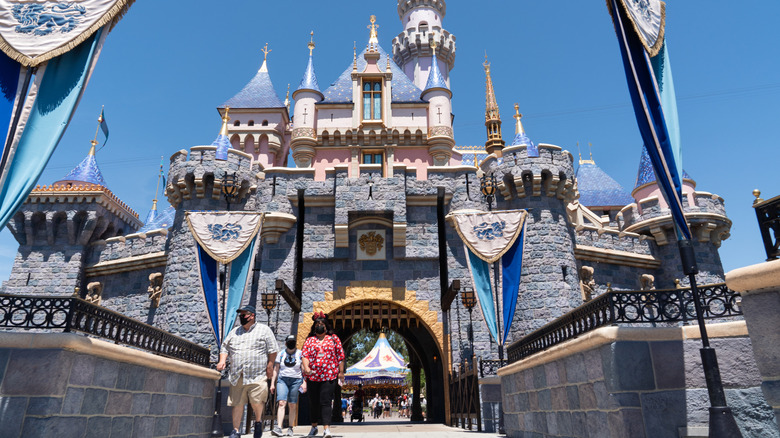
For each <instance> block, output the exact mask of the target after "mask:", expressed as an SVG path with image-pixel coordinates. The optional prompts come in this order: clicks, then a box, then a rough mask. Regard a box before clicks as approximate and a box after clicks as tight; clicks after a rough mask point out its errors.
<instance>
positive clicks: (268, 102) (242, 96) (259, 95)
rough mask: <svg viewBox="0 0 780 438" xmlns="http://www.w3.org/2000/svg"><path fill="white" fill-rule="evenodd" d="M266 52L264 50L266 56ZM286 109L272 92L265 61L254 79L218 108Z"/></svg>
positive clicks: (274, 92)
mask: <svg viewBox="0 0 780 438" xmlns="http://www.w3.org/2000/svg"><path fill="white" fill-rule="evenodd" d="M267 54H268V50H267V49H266V55H267ZM225 107H231V108H286V106H285V105H284V103H282V101H281V100H280V99H279V96H277V95H276V91H274V84H273V83H271V76H270V75H269V74H268V67H267V66H266V60H265V59H263V65H262V66H260V70H258V71H257V74H256V75H255V77H253V78H252V80H251V81H249V83H248V84H246V85H245V86H244V88H242V89H241V91H239V92H238V93H237V94H236V95H235V96H233V97H231V98H230V99H228V100H227V101H226V102H225V103H223V104H222V105H221V106H220V108H225Z"/></svg>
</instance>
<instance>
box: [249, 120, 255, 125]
mask: <svg viewBox="0 0 780 438" xmlns="http://www.w3.org/2000/svg"><path fill="white" fill-rule="evenodd" d="M247 125H249V126H255V121H254V120H250V121H249V123H247Z"/></svg>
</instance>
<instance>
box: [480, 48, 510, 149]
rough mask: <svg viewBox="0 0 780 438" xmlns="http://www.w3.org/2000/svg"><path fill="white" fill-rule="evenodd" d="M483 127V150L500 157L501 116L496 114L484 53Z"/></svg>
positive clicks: (501, 144) (488, 68) (496, 105)
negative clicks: (484, 130) (485, 129)
mask: <svg viewBox="0 0 780 438" xmlns="http://www.w3.org/2000/svg"><path fill="white" fill-rule="evenodd" d="M482 66H483V67H485V76H486V80H485V127H486V128H487V137H488V139H487V142H485V150H486V151H487V153H488V154H493V153H495V154H496V155H498V156H501V150H503V149H504V144H505V143H504V139H503V138H501V115H500V114H499V112H498V103H497V102H496V93H495V91H494V90H493V79H491V77H490V62H488V59H487V53H485V62H484V63H483V64H482Z"/></svg>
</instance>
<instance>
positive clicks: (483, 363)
mask: <svg viewBox="0 0 780 438" xmlns="http://www.w3.org/2000/svg"><path fill="white" fill-rule="evenodd" d="M504 365H506V359H504V360H498V359H496V360H485V359H480V361H479V376H480V377H487V376H495V375H496V374H497V371H498V369H499V368H501V367H502V366H504Z"/></svg>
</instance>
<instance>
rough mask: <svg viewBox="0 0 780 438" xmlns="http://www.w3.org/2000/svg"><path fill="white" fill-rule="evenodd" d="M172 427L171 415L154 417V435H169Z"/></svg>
mask: <svg viewBox="0 0 780 438" xmlns="http://www.w3.org/2000/svg"><path fill="white" fill-rule="evenodd" d="M170 427H171V417H157V418H155V419H154V436H156V437H158V436H168V435H169V432H170Z"/></svg>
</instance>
